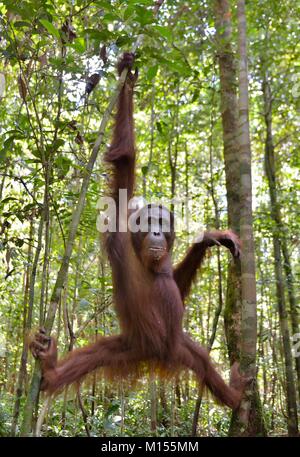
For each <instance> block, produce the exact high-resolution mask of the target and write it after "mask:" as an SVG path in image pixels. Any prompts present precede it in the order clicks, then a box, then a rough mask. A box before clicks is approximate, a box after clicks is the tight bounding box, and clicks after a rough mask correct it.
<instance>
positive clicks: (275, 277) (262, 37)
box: [0, 0, 300, 436]
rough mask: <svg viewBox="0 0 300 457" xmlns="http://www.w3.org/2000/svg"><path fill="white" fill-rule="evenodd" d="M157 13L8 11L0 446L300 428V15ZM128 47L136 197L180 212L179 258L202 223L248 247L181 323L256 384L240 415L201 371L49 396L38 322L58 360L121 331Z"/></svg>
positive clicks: (0, 149)
mask: <svg viewBox="0 0 300 457" xmlns="http://www.w3.org/2000/svg"><path fill="white" fill-rule="evenodd" d="M158 3H162V5H158V4H154V2H153V1H152V0H128V1H123V0H111V1H109V0H98V1H97V0H95V1H88V0H83V1H82V0H80V1H79V0H69V1H68V0H31V1H24V0H22V1H19V0H15V1H14V2H12V1H11V0H4V1H3V0H2V1H1V2H0V14H1V16H0V20H1V23H0V24H1V25H0V27H1V41H0V51H1V64H0V120H1V124H0V278H1V281H0V361H1V363H0V435H2V436H11V435H23V436H24V435H31V434H41V435H42V436H74V435H82V436H86V435H89V436H145V435H157V436H182V435H191V434H193V435H196V434H197V435H200V436H227V435H228V434H231V435H235V436H237V435H251V436H253V435H256V436H257V435H269V436H272V435H273V436H274V435H275V436H283V435H287V434H289V435H297V433H298V423H297V422H298V418H297V415H298V416H299V413H300V409H299V396H300V347H299V346H300V344H299V341H300V330H299V284H300V277H299V275H300V266H299V256H300V241H299V228H300V218H299V190H300V187H299V182H300V181H299V166H300V154H299V148H300V144H299V127H300V117H299V109H300V79H299V77H300V60H299V57H300V45H299V41H300V37H299V19H300V4H299V2H297V1H294V0H293V1H292V0H280V1H276V2H270V1H267V0H251V2H250V1H249V2H246V5H245V2H244V1H242V0H237V1H231V2H230V1H228V0H210V1H209V0H207V1H205V0H190V1H188V2H187V1H183V0H166V1H165V2H158ZM158 6H160V7H159V8H158ZM153 7H154V9H153ZM132 49H136V52H137V66H138V68H139V81H138V85H137V87H136V89H135V111H136V112H135V122H136V132H137V134H136V140H137V145H138V154H139V157H138V179H137V194H138V195H141V196H144V197H145V198H146V199H147V200H149V201H150V200H152V201H153V200H154V201H155V200H158V199H160V198H162V199H163V200H164V201H165V202H166V201H167V202H168V201H171V199H172V198H177V200H178V201H179V202H181V203H180V204H179V205H178V204H177V206H176V208H177V211H179V214H180V215H181V219H182V220H183V221H184V224H183V226H181V230H179V233H178V235H177V240H176V245H175V249H174V253H173V256H174V259H175V260H177V259H179V258H180V256H182V255H183V253H184V252H185V250H186V248H187V246H188V243H189V242H191V240H192V237H191V235H192V234H194V233H192V230H190V225H191V226H193V227H195V224H196V226H197V227H198V229H199V232H200V231H201V230H203V229H205V228H212V227H215V228H221V229H225V228H227V227H228V226H230V227H231V228H233V229H234V230H235V231H236V232H237V233H239V234H240V237H241V239H242V243H243V256H242V259H241V261H235V262H233V261H231V260H230V258H229V255H228V254H227V252H226V250H223V249H218V248H214V249H213V250H212V251H211V255H210V256H209V257H208V258H207V259H206V263H205V267H204V268H203V269H202V272H201V274H200V275H199V276H198V279H197V282H196V283H195V285H194V287H193V290H192V294H191V296H190V298H189V301H188V303H187V307H186V315H185V329H186V330H187V331H189V332H190V333H191V335H192V336H193V337H194V338H195V339H196V340H197V341H199V342H200V343H201V344H202V345H204V346H206V347H207V348H208V349H209V350H210V351H211V355H212V357H213V359H214V361H215V363H216V365H218V367H219V369H220V371H222V373H223V374H224V376H227V379H228V374H229V368H230V364H231V363H232V362H233V361H234V360H239V361H240V363H241V368H242V370H243V371H244V372H245V373H247V374H250V375H252V376H253V382H252V383H251V385H250V386H249V388H248V391H247V392H246V396H245V400H244V402H243V404H242V407H241V408H240V410H239V411H237V412H235V413H234V414H233V415H232V414H231V411H230V410H228V409H226V408H221V407H219V406H218V405H217V404H216V403H215V402H214V401H213V400H212V399H211V398H210V397H209V396H207V395H206V393H205V392H202V391H201V390H200V391H199V388H198V386H197V383H196V382H195V379H194V378H193V377H192V375H191V374H189V373H183V374H182V375H181V376H180V377H179V378H178V379H176V380H165V381H160V380H157V379H156V378H151V379H146V378H145V379H142V380H141V381H140V383H139V384H138V385H137V386H135V387H134V388H129V386H127V385H126V384H125V383H123V384H122V383H120V384H113V383H112V384H109V383H107V382H104V381H103V379H102V378H101V373H96V374H94V375H92V376H90V377H89V378H88V379H87V380H86V381H85V382H84V383H83V384H82V385H81V386H80V389H76V388H69V389H68V390H65V391H64V392H63V393H61V394H60V395H58V396H57V397H56V398H54V399H53V398H52V399H49V398H46V397H45V396H43V395H40V394H39V388H38V387H39V380H40V371H39V366H38V364H37V363H35V361H34V359H33V358H32V356H31V355H30V353H29V351H28V338H29V335H30V334H31V332H33V331H35V330H36V329H37V328H38V327H39V326H40V325H45V326H46V328H47V331H48V332H49V333H50V332H52V333H55V334H56V336H57V338H58V341H59V351H60V354H61V355H62V354H65V353H67V352H68V351H70V350H72V349H73V348H75V347H81V346H83V345H85V344H86V343H87V342H89V341H91V340H93V339H95V338H96V337H97V336H98V335H108V334H112V333H116V332H118V324H117V320H116V316H115V313H114V310H113V305H112V296H111V295H112V284H111V273H110V268H109V265H108V262H107V259H106V257H105V256H104V255H103V248H102V245H101V236H100V234H99V231H98V230H97V226H96V222H97V216H98V212H97V208H96V206H97V201H98V199H99V197H100V196H102V195H104V194H105V190H106V189H107V173H106V170H105V168H104V166H103V163H102V155H103V153H104V152H105V150H106V147H107V144H109V141H110V134H111V125H112V116H111V114H112V111H113V107H114V102H115V99H116V95H117V91H118V84H117V80H116V76H115V70H114V68H115V63H116V60H117V58H118V57H119V56H120V55H121V53H122V52H123V51H124V50H132ZM247 64H248V65H247ZM92 75H93V77H92V78H91V76H92ZM251 208H252V209H251ZM253 240H254V243H253ZM255 377H257V381H255Z"/></svg>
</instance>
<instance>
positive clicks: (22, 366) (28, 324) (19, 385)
mask: <svg viewBox="0 0 300 457" xmlns="http://www.w3.org/2000/svg"><path fill="white" fill-rule="evenodd" d="M43 227H44V216H43V214H41V216H40V221H39V228H38V240H37V247H36V251H35V255H34V260H33V264H32V271H31V276H30V285H29V300H28V310H27V316H26V324H25V330H24V339H23V348H22V355H21V364H20V370H19V375H18V382H17V393H16V401H15V405H14V412H13V421H12V433H13V434H14V433H15V430H16V425H17V422H18V418H19V413H20V402H21V397H22V393H23V383H24V378H25V374H26V366H27V357H28V344H27V341H26V338H27V336H28V333H29V331H30V329H31V326H32V314H33V305H34V296H35V280H36V275H37V268H38V263H39V258H40V253H41V249H42V240H43Z"/></svg>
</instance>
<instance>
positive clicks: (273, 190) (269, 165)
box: [263, 72, 298, 436]
mask: <svg viewBox="0 0 300 457" xmlns="http://www.w3.org/2000/svg"><path fill="white" fill-rule="evenodd" d="M263 95H264V117H265V123H266V140H265V171H266V175H267V180H268V184H269V192H270V205H271V218H272V220H273V221H274V225H273V250H274V260H275V263H274V269H275V277H276V295H277V305H278V312H279V322H280V331H281V338H282V345H283V354H284V363H285V376H286V401H287V415H288V417H287V422H288V434H289V436H297V435H298V418H297V399H296V388H295V381H294V373H293V357H292V350H291V343H290V331H289V324H288V315H287V310H286V299H285V290H284V275H283V267H282V257H281V249H282V243H281V234H282V223H281V214H280V207H279V204H278V198H277V181H276V165H275V153H274V144H273V133H272V93H271V88H270V84H269V81H268V77H267V75H266V74H265V72H264V79H263Z"/></svg>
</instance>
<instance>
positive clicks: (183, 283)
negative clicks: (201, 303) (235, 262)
mask: <svg viewBox="0 0 300 457" xmlns="http://www.w3.org/2000/svg"><path fill="white" fill-rule="evenodd" d="M214 245H222V246H225V247H227V248H228V249H229V250H230V252H231V253H232V255H233V256H234V257H239V255H240V241H239V239H238V237H237V236H236V235H235V233H233V232H232V231H230V230H224V231H219V230H215V231H212V232H204V234H203V238H202V240H201V241H199V242H196V243H194V244H193V245H192V246H191V247H190V249H189V250H188V252H187V253H186V255H185V257H184V259H183V260H182V261H181V262H180V263H179V264H178V265H176V266H175V268H174V272H173V276H174V279H175V281H176V284H177V286H178V288H179V291H180V294H181V297H182V299H183V300H184V299H185V298H186V297H187V295H188V294H189V292H190V289H191V285H192V283H193V280H194V279H195V278H196V275H197V272H198V269H199V267H200V266H201V264H202V263H203V260H204V258H205V254H206V251H207V249H208V248H210V247H211V246H214Z"/></svg>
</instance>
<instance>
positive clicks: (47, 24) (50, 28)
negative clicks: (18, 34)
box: [40, 19, 60, 40]
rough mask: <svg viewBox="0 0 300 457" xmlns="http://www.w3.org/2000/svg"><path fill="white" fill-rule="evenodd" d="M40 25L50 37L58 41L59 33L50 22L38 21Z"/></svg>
mask: <svg viewBox="0 0 300 457" xmlns="http://www.w3.org/2000/svg"><path fill="white" fill-rule="evenodd" d="M40 23H41V24H42V25H43V26H44V27H45V29H46V30H47V31H48V32H49V33H50V34H51V35H53V36H54V37H55V38H57V39H58V40H59V39H60V34H59V31H58V30H57V29H56V28H55V27H54V25H53V24H52V23H51V22H49V21H47V19H40Z"/></svg>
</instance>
